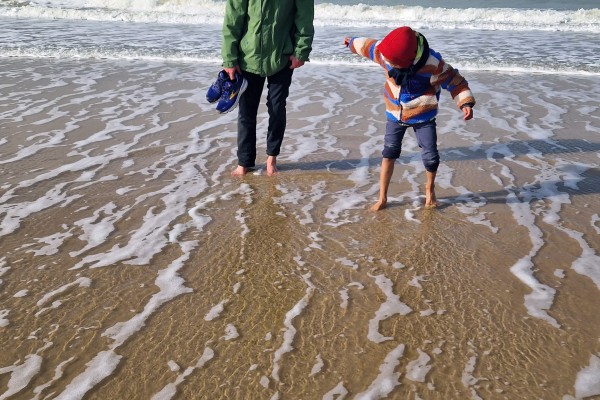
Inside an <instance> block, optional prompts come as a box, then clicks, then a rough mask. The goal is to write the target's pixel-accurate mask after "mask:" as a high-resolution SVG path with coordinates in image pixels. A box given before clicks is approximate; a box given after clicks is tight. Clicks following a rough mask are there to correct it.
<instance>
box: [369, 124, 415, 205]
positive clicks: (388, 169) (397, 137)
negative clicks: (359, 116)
mask: <svg viewBox="0 0 600 400" xmlns="http://www.w3.org/2000/svg"><path fill="white" fill-rule="evenodd" d="M405 132H406V126H404V125H400V124H399V123H397V122H392V121H387V123H386V125H385V136H384V137H383V151H382V152H381V154H382V155H383V159H382V160H381V172H380V173H379V198H378V199H377V203H375V204H374V205H373V206H371V210H372V211H379V210H382V209H384V208H386V207H387V193H388V189H389V187H390V181H391V180H392V175H393V173H394V164H395V162H396V160H397V159H398V157H400V152H401V150H402V139H403V138H404V133H405Z"/></svg>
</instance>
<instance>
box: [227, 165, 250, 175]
mask: <svg viewBox="0 0 600 400" xmlns="http://www.w3.org/2000/svg"><path fill="white" fill-rule="evenodd" d="M248 169H249V168H246V167H242V166H241V165H238V166H237V168H236V169H234V170H233V171H231V176H244V175H246V173H247V172H248Z"/></svg>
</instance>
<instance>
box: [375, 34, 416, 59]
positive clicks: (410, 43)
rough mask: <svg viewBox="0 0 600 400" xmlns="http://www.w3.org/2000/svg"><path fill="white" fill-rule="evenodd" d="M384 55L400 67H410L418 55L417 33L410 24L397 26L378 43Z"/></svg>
mask: <svg viewBox="0 0 600 400" xmlns="http://www.w3.org/2000/svg"><path fill="white" fill-rule="evenodd" d="M377 48H378V49H379V51H380V52H381V54H383V56H384V57H385V58H386V59H387V60H388V61H389V62H390V63H392V64H394V65H396V66H398V67H400V68H408V67H410V66H411V65H412V64H413V62H414V61H415V57H416V56H417V33H416V32H415V31H413V30H412V29H410V28H409V27H408V26H402V27H400V28H396V29H394V30H393V31H391V32H390V33H388V34H387V36H386V37H384V38H383V40H382V41H381V42H380V43H379V45H377Z"/></svg>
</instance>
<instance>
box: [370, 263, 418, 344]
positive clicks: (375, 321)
mask: <svg viewBox="0 0 600 400" xmlns="http://www.w3.org/2000/svg"><path fill="white" fill-rule="evenodd" d="M369 276H371V277H372V278H373V279H374V280H375V283H376V284H377V286H378V287H379V289H380V290H381V291H382V292H383V293H384V294H385V296H386V300H385V302H384V303H382V304H381V305H380V306H379V309H378V310H377V311H376V312H375V316H374V317H373V318H372V319H371V320H370V321H369V333H368V334H367V338H368V339H369V340H370V341H372V342H375V343H381V342H385V341H386V340H392V339H394V338H393V337H391V336H383V335H382V334H381V333H380V332H379V323H380V322H381V321H384V320H386V319H388V318H390V317H392V316H394V315H396V314H400V315H407V314H409V313H410V312H412V309H411V308H410V307H409V306H407V305H406V304H404V303H403V302H401V301H400V297H399V296H398V295H397V294H395V293H394V292H393V286H394V285H393V283H392V281H391V280H390V279H389V278H387V277H385V276H384V275H377V276H372V275H369Z"/></svg>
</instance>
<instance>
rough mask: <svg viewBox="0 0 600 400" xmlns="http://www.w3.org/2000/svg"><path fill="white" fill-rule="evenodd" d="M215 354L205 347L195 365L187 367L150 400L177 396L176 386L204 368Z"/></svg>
mask: <svg viewBox="0 0 600 400" xmlns="http://www.w3.org/2000/svg"><path fill="white" fill-rule="evenodd" d="M214 356H215V352H214V350H213V349H211V348H210V347H205V348H204V352H203V353H202V356H201V357H200V358H199V359H198V361H197V362H196V364H195V365H193V366H191V367H188V368H186V369H185V371H183V372H182V373H181V374H179V375H178V376H177V378H176V379H175V382H172V383H169V384H167V385H166V386H165V387H163V388H162V390H161V391H160V392H158V393H156V394H155V395H154V396H152V398H151V399H152V400H169V399H172V398H173V397H174V396H175V395H176V394H177V386H179V385H180V384H181V383H182V382H183V381H185V378H187V377H188V376H189V375H190V374H191V373H192V372H194V371H195V370H196V369H199V368H202V367H204V365H205V364H206V363H207V362H209V361H210V360H212V359H213V357H214Z"/></svg>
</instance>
